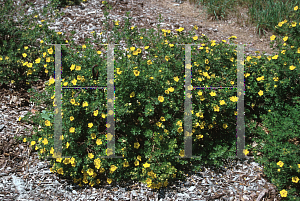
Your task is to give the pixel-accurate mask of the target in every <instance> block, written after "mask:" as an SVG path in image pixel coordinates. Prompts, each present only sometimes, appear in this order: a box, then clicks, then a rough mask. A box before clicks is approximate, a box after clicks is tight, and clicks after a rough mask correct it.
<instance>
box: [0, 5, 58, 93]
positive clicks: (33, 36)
mask: <svg viewBox="0 0 300 201" xmlns="http://www.w3.org/2000/svg"><path fill="white" fill-rule="evenodd" d="M12 2H13V1H11V0H9V1H5V4H4V5H3V6H2V7H1V8H0V9H1V12H0V15H1V27H0V33H1V38H3V40H1V41H0V62H1V66H2V67H1V70H0V84H6V85H8V84H10V83H12V84H13V85H15V86H16V88H27V89H28V88H30V86H31V84H33V83H34V82H36V81H38V80H39V79H45V78H47V77H48V76H47V75H48V73H49V74H53V70H52V71H51V70H50V69H49V66H47V65H49V63H50V62H54V60H53V58H52V60H51V59H50V57H46V55H45V54H42V55H41V52H45V51H46V49H49V46H45V42H46V41H47V40H49V41H51V42H53V41H59V42H58V43H62V40H60V38H62V36H60V35H59V34H57V33H55V32H54V31H53V30H50V29H48V26H47V24H46V22H45V21H44V20H39V13H37V12H33V13H32V14H31V15H28V16H26V17H23V19H21V20H19V22H15V21H14V19H13V16H14V14H15V12H18V13H20V15H23V13H24V10H23V9H22V7H20V8H19V7H18V9H21V10H20V11H19V10H18V11H17V10H16V6H14V5H13V4H12ZM24 2H25V1H23V2H22V3H24ZM31 6H32V5H31ZM49 9H52V7H51V6H49ZM42 14H45V10H44V11H43V13H42ZM58 16H59V15H58ZM48 17H49V19H51V17H53V16H48ZM51 42H50V43H51ZM41 63H43V65H41ZM49 70H50V71H51V72H49ZM12 72H13V73H12ZM47 79H49V77H48V78H47Z"/></svg>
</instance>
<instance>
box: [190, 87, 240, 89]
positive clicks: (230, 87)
mask: <svg viewBox="0 0 300 201" xmlns="http://www.w3.org/2000/svg"><path fill="white" fill-rule="evenodd" d="M210 88H220V89H228V88H230V89H231V88H237V87H194V89H210Z"/></svg>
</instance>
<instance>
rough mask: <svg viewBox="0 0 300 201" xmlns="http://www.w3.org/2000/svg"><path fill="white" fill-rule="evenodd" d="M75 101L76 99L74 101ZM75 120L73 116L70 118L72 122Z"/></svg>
mask: <svg viewBox="0 0 300 201" xmlns="http://www.w3.org/2000/svg"><path fill="white" fill-rule="evenodd" d="M73 100H74V99H73ZM74 103H75V100H74ZM73 120H74V117H73V116H70V121H73Z"/></svg>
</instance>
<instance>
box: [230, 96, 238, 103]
mask: <svg viewBox="0 0 300 201" xmlns="http://www.w3.org/2000/svg"><path fill="white" fill-rule="evenodd" d="M230 100H231V101H232V102H237V101H238V97H236V96H232V97H230Z"/></svg>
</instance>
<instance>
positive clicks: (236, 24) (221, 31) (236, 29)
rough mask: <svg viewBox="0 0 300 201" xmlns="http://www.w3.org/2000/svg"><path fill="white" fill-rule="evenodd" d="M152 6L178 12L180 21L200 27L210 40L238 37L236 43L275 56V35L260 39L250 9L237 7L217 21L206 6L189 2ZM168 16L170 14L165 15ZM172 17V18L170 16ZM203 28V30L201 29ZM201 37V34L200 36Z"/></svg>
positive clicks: (163, 0)
mask: <svg viewBox="0 0 300 201" xmlns="http://www.w3.org/2000/svg"><path fill="white" fill-rule="evenodd" d="M151 4H156V6H158V7H161V8H164V9H167V8H168V9H171V10H173V11H175V12H176V14H177V16H178V17H179V18H180V21H186V20H185V19H188V20H189V21H191V22H192V23H193V24H191V25H197V26H198V27H199V30H201V32H203V33H205V35H206V36H208V38H209V39H210V40H216V41H220V40H226V41H228V38H229V37H231V36H236V37H237V38H236V39H235V41H236V42H237V43H238V44H241V43H243V44H249V46H250V47H251V48H252V49H253V50H254V51H255V49H256V50H260V51H261V52H263V51H264V52H266V53H269V54H275V53H276V51H274V50H273V49H272V48H270V44H269V43H270V36H272V35H273V34H274V33H272V32H271V31H267V30H265V31H267V33H266V35H265V36H261V37H259V35H258V32H257V29H256V26H255V25H253V24H251V23H248V22H249V21H250V16H248V15H247V12H248V8H246V7H244V8H243V7H240V6H237V10H236V11H235V12H230V13H229V15H228V17H226V18H225V19H222V20H218V21H217V20H216V19H214V17H211V16H208V15H207V13H206V9H205V6H202V5H200V6H199V5H193V4H190V3H189V1H183V3H182V4H179V5H178V4H176V3H174V1H173V0H172V1H171V0H159V1H158V0H152V1H151ZM165 16H168V14H165ZM168 17H171V16H168ZM200 27H202V28H200ZM209 28H212V29H216V28H217V29H218V32H214V31H206V30H207V29H209ZM200 35H201V34H200Z"/></svg>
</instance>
